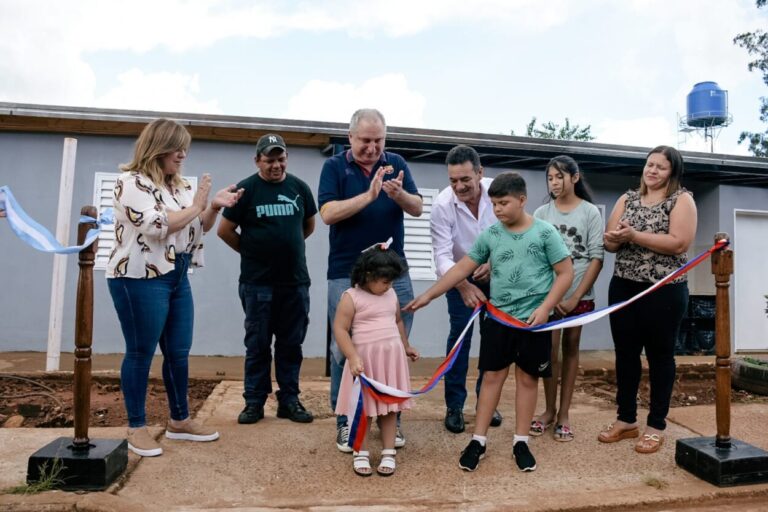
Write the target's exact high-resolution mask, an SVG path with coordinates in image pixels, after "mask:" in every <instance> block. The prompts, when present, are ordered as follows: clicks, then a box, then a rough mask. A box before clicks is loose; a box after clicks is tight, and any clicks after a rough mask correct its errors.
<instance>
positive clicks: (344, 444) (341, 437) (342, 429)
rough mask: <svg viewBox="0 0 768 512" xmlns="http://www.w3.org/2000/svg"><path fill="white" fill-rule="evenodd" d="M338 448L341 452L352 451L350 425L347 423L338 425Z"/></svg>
mask: <svg viewBox="0 0 768 512" xmlns="http://www.w3.org/2000/svg"><path fill="white" fill-rule="evenodd" d="M336 448H338V449H339V451H340V452H344V453H352V447H351V446H349V427H348V426H346V425H340V426H338V427H336Z"/></svg>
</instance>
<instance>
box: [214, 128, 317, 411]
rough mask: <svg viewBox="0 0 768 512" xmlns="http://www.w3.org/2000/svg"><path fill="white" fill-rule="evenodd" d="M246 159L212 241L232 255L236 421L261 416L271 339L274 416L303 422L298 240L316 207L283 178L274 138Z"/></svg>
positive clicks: (307, 193)
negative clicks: (240, 367) (251, 163)
mask: <svg viewBox="0 0 768 512" xmlns="http://www.w3.org/2000/svg"><path fill="white" fill-rule="evenodd" d="M254 160H255V162H256V167H257V168H258V172H257V173H256V174H253V175H251V176H249V177H248V178H246V179H244V180H243V181H241V182H240V183H238V184H237V188H238V189H239V188H242V189H243V190H244V192H243V197H242V198H241V199H240V201H239V202H238V203H237V205H235V206H234V207H232V208H226V209H225V210H224V213H223V215H222V219H221V222H220V223H219V228H218V235H219V238H221V239H222V240H224V242H226V243H227V245H229V246H230V247H231V248H232V249H234V250H235V251H237V252H238V253H239V254H240V283H239V295H240V301H241V303H242V305H243V311H245V379H244V386H245V392H244V393H243V398H245V409H243V411H242V412H241V413H240V415H239V416H238V418H237V421H238V423H256V422H257V421H259V420H260V419H261V418H263V417H264V403H265V402H266V400H267V395H269V394H270V393H271V392H272V377H271V363H272V338H273V337H274V339H275V378H276V380H277V384H278V387H279V388H280V389H279V390H278V391H277V393H276V395H277V401H278V408H277V417H278V418H287V419H290V420H291V421H296V422H299V423H309V422H311V421H312V419H313V418H312V414H311V413H310V412H309V411H307V410H306V409H305V408H304V406H303V405H302V404H301V402H300V401H299V370H300V369H301V362H302V351H301V345H302V343H303V342H304V337H305V336H306V334H307V325H308V323H309V285H310V280H309V272H308V271H307V261H306V257H305V244H304V240H305V239H306V238H307V237H308V236H309V235H311V234H312V231H314V229H315V217H314V216H315V214H316V213H317V207H316V205H315V199H314V197H313V196H312V192H311V190H310V188H309V187H308V186H307V184H306V183H304V182H303V181H302V180H300V179H299V178H297V177H296V176H293V175H291V174H288V173H286V172H285V170H286V168H287V166H288V150H287V148H286V146H285V141H284V140H283V138H282V137H281V136H279V135H276V134H267V135H264V136H263V137H261V138H260V139H259V141H258V143H257V144H256V157H255V159H254ZM238 227H239V228H240V229H239V231H238Z"/></svg>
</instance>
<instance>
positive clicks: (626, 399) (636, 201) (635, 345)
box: [598, 146, 696, 453]
mask: <svg viewBox="0 0 768 512" xmlns="http://www.w3.org/2000/svg"><path fill="white" fill-rule="evenodd" d="M682 176H683V158H682V156H681V155H680V153H679V152H678V151H677V150H676V149H675V148H672V147H669V146H659V147H656V148H654V149H652V150H651V152H650V153H648V156H647V159H646V162H645V167H644V168H643V174H642V178H641V181H640V188H639V190H629V191H627V193H626V194H624V195H622V196H621V197H620V198H619V200H618V201H617V202H616V206H614V208H613V212H611V216H610V218H609V219H608V224H607V226H606V231H605V235H604V243H605V249H606V250H607V251H609V252H615V253H616V262H615V265H614V273H613V278H612V279H611V283H610V286H609V289H608V302H609V303H610V304H614V303H616V302H620V301H623V300H625V299H628V298H630V297H632V296H633V295H635V294H637V293H639V292H641V291H642V290H645V289H646V288H648V287H649V286H651V285H652V284H653V283H655V282H657V281H659V280H661V279H662V278H663V277H664V276H666V275H667V274H669V273H670V272H672V271H673V270H675V269H677V268H678V267H680V266H682V265H683V264H685V262H686V261H688V258H687V255H686V251H687V250H688V247H690V245H691V243H692V242H693V239H694V237H695V236H696V203H694V201H693V196H692V195H691V193H690V192H688V191H687V190H685V189H684V188H682V185H681V183H680V180H681V178H682ZM687 305H688V283H687V278H686V276H681V277H679V278H677V279H675V280H674V281H672V282H670V283H669V284H667V285H665V286H662V287H661V288H659V289H658V290H656V291H654V292H653V293H651V294H649V295H646V296H645V297H643V298H642V299H640V300H638V301H637V302H635V303H633V304H631V305H630V306H627V307H625V308H623V309H621V310H619V311H617V312H616V313H613V314H612V315H611V333H612V335H613V344H614V346H615V348H616V385H617V391H616V403H617V405H618V413H617V420H616V421H615V422H614V423H613V424H612V425H609V426H608V428H606V429H605V430H603V431H602V432H601V433H600V435H599V436H598V440H600V441H601V442H604V443H613V442H616V441H620V440H622V439H629V438H636V437H638V436H639V435H640V431H639V428H638V422H637V391H638V387H639V384H640V376H641V369H642V366H641V360H640V354H641V352H642V351H643V349H645V356H646V358H647V360H648V374H649V380H650V394H651V397H650V398H651V400H650V408H649V409H650V410H649V413H648V419H647V421H646V426H645V429H644V432H643V435H642V437H640V439H639V441H637V443H636V444H635V451H637V452H638V453H654V452H656V451H658V450H659V448H660V447H661V445H662V444H663V442H664V434H663V432H664V429H665V428H666V421H665V419H666V416H667V413H668V412H669V402H670V398H671V396H672V386H673V385H674V383H675V342H676V341H677V334H678V331H679V328H680V321H681V320H682V318H683V314H684V313H685V310H686V307H687Z"/></svg>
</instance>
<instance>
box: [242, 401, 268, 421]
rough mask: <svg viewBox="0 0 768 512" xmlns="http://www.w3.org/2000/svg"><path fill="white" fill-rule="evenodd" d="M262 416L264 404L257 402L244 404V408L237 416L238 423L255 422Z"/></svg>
mask: <svg viewBox="0 0 768 512" xmlns="http://www.w3.org/2000/svg"><path fill="white" fill-rule="evenodd" d="M263 417H264V406H263V405H258V404H245V409H243V412H241V413H240V415H239V416H238V417H237V422H238V423H240V424H243V425H245V424H249V423H256V422H257V421H259V420H260V419H262V418H263Z"/></svg>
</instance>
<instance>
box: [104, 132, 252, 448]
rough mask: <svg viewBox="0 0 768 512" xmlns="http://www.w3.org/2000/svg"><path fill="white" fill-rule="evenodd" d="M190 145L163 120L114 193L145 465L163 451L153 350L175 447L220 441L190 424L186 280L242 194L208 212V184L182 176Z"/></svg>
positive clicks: (133, 430) (133, 437)
mask: <svg viewBox="0 0 768 512" xmlns="http://www.w3.org/2000/svg"><path fill="white" fill-rule="evenodd" d="M190 141H191V137H190V135H189V132H187V130H186V129H185V128H184V127H183V126H182V125H180V124H179V123H177V122H175V121H170V120H168V119H158V120H156V121H154V122H152V123H150V124H149V125H147V126H146V127H145V128H144V130H143V131H142V132H141V135H140V136H139V138H138V140H137V141H136V146H135V151H134V156H133V161H131V163H129V164H125V165H122V166H121V170H122V171H123V173H122V174H121V175H120V177H119V178H118V179H117V182H116V183H115V191H114V200H113V204H114V210H115V249H114V250H113V251H112V254H110V257H109V263H108V264H107V273H106V276H107V283H108V286H109V292H110V294H111V296H112V301H113V302H114V304H115V309H116V311H117V316H118V318H119V319H120V326H121V327H122V331H123V336H124V337H125V357H124V358H123V364H122V367H121V370H120V381H121V388H122V391H123V397H124V399H125V408H126V410H127V413H128V448H130V449H131V450H132V451H133V452H135V453H137V454H138V455H141V456H143V457H152V456H157V455H160V454H162V453H163V449H162V448H161V447H160V445H159V444H158V443H157V442H156V441H155V440H154V438H153V437H152V436H151V435H150V434H149V432H148V430H147V426H146V416H145V401H146V394H147V384H148V379H149V368H150V365H151V363H152V356H153V355H154V353H155V349H156V348H157V345H158V344H159V345H160V350H161V351H162V353H163V381H164V383H165V389H166V392H167V394H168V406H169V409H170V417H171V419H170V420H169V422H168V426H167V429H166V432H165V435H166V437H167V438H169V439H185V440H188V441H213V440H215V439H218V437H219V434H218V432H216V431H215V430H212V429H208V428H206V427H204V426H202V425H200V424H198V423H196V422H195V421H193V420H192V419H190V417H189V409H188V404H187V382H188V356H189V349H190V347H191V346H192V327H193V322H194V307H193V303H192V290H191V288H190V285H189V280H188V279H187V271H188V270H189V267H190V265H193V266H202V264H203V254H202V253H203V250H202V249H203V244H202V241H201V239H202V235H203V233H205V232H206V231H208V230H209V229H211V228H212V227H213V225H214V224H215V223H216V216H217V215H218V212H219V210H221V208H222V207H225V206H233V205H234V204H235V203H236V202H237V200H238V199H239V198H240V195H241V194H242V190H239V191H238V190H236V189H235V186H234V185H231V186H229V187H227V188H225V189H222V190H220V191H218V192H217V193H216V194H215V196H214V197H213V200H212V201H211V202H210V204H209V202H208V195H209V193H210V190H211V177H210V175H208V174H204V175H203V176H202V178H201V179H200V183H199V184H198V187H197V190H196V191H193V190H192V187H191V185H190V184H189V182H188V181H187V180H185V179H184V178H182V176H181V165H182V163H183V161H184V158H185V157H186V154H187V150H188V149H189V143H190Z"/></svg>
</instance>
